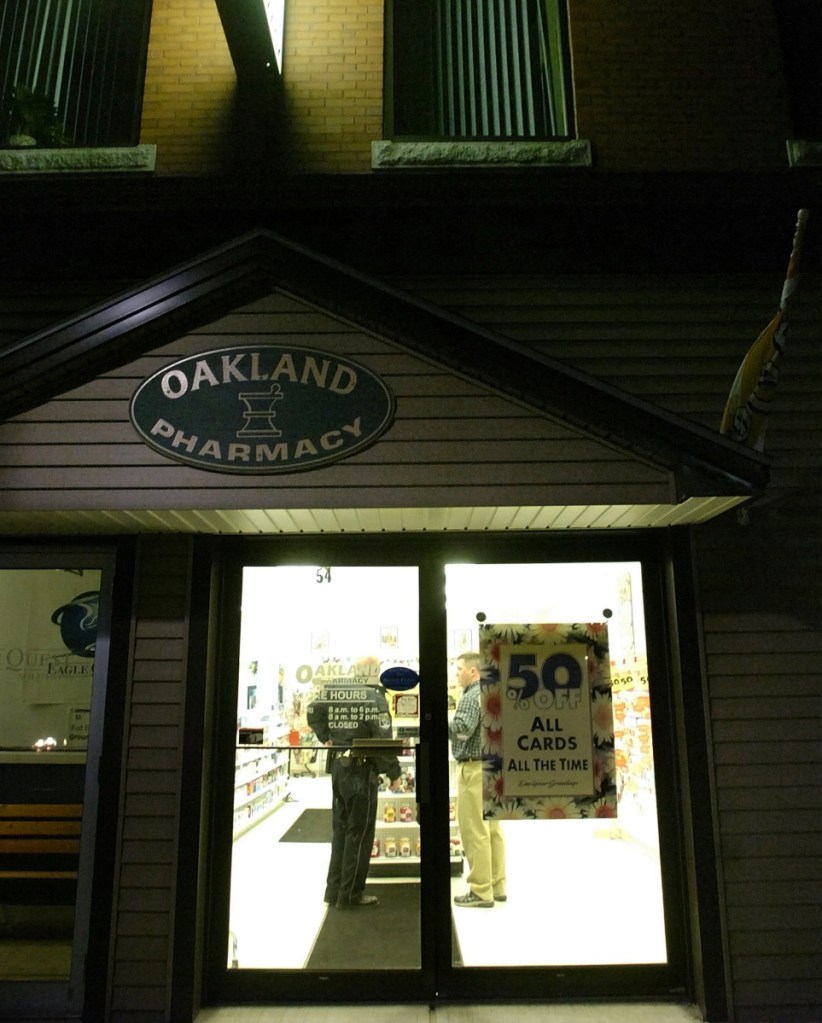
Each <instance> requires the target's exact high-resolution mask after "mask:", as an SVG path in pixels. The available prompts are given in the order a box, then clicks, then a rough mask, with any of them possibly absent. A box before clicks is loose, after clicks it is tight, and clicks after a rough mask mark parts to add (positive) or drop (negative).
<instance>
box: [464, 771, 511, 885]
mask: <svg viewBox="0 0 822 1023" xmlns="http://www.w3.org/2000/svg"><path fill="white" fill-rule="evenodd" d="M457 824H459V829H460V838H461V839H462V847H463V849H464V850H465V857H466V859H467V860H468V868H469V870H468V877H467V879H466V880H467V881H468V887H469V888H470V889H471V891H472V892H473V893H474V894H475V895H476V896H477V898H478V899H482V900H483V901H486V902H490V901H491V899H493V898H494V896H495V895H496V896H497V897H499V896H500V895H505V842H504V840H503V837H502V831H501V830H500V825H499V821H487V820H484V819H483V816H482V761H480V760H476V761H474V760H469V761H467V762H465V763H461V764H457Z"/></svg>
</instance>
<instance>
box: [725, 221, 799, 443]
mask: <svg viewBox="0 0 822 1023" xmlns="http://www.w3.org/2000/svg"><path fill="white" fill-rule="evenodd" d="M807 220H808V211H807V210H800V211H799V213H798V215H797V218H796V231H795V232H794V238H793V247H792V249H791V258H790V260H789V262H788V273H787V275H786V277H785V283H784V285H783V286H782V298H781V299H780V302H779V309H778V310H777V313H776V315H775V316H774V318H773V319H772V320H771V322H770V323H769V324H768V326H767V327H766V328H765V329H764V330H763V331H762V333H761V334H760V335H759V337H758V338H757V339H756V341H754V343H753V344H752V345H751V347H750V348H749V349H748V354H747V355H746V356H745V358H744V359H743V360H742V365H741V366H740V367H739V370H738V372H737V374H736V379H735V380H734V382H733V386H732V387H731V393H730V394H729V396H728V400H727V402H726V403H725V412H724V414H723V416H722V425H721V426H720V428H719V432H720V433H722V434H724V435H725V436H726V437H730V438H731V440H738V441H742V443H743V444H746V445H747V446H748V447H750V448H755V449H756V450H757V451H762V450H763V449H764V447H765V427H766V426H767V424H768V413H769V412H770V405H771V402H772V401H773V398H774V394H775V393H776V386H777V384H778V383H779V359H780V357H781V355H782V352H783V351H784V348H785V340H786V336H787V330H788V306H789V302H790V300H791V297H792V296H793V294H794V292H795V291H796V287H797V285H798V283H799V253H800V251H801V248H802V239H803V236H804V234H805V225H806V223H807Z"/></svg>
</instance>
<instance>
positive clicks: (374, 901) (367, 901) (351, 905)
mask: <svg viewBox="0 0 822 1023" xmlns="http://www.w3.org/2000/svg"><path fill="white" fill-rule="evenodd" d="M379 904H380V900H379V899H378V898H377V896H376V895H360V896H357V897H355V898H353V899H352V900H351V901H350V902H338V903H337V909H358V908H359V907H360V906H379Z"/></svg>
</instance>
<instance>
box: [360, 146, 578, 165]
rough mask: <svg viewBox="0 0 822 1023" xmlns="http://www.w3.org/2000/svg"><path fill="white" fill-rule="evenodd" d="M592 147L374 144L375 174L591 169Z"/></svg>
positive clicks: (373, 161)
mask: <svg viewBox="0 0 822 1023" xmlns="http://www.w3.org/2000/svg"><path fill="white" fill-rule="evenodd" d="M591 163H592V157H591V143H590V142H589V141H588V140H587V139H573V140H572V141H570V142H506V141H505V140H494V141H487V142H486V141H465V140H460V139H453V140H449V141H448V142H393V141H391V140H390V139H381V140H379V141H377V142H372V143H371V168H372V170H418V169H420V168H432V167H445V168H451V167H455V168H456V167H459V168H461V167H590V166H591Z"/></svg>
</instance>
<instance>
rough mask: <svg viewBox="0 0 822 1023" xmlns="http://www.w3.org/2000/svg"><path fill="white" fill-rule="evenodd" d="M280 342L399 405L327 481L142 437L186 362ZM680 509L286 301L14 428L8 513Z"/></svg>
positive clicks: (376, 343) (9, 438)
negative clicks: (180, 459) (195, 462)
mask: <svg viewBox="0 0 822 1023" xmlns="http://www.w3.org/2000/svg"><path fill="white" fill-rule="evenodd" d="M266 341H268V342H274V343H277V344H282V345H286V346H288V345H296V346H300V345H302V346H307V347H313V348H318V349H321V350H324V351H328V352H330V353H332V354H340V355H346V356H349V357H351V358H352V359H354V360H355V361H357V362H361V363H362V364H363V365H365V366H367V367H368V368H370V369H371V370H372V371H374V372H375V373H377V374H379V376H380V377H381V378H382V379H383V380H384V381H385V383H386V384H387V385H388V387H389V388H390V389H391V390H392V391H393V393H394V394H395V396H396V399H397V415H396V419H395V422H394V424H393V425H392V426H391V428H390V430H389V431H388V432H387V433H386V434H385V435H384V437H383V438H382V439H381V440H380V441H379V442H378V443H377V444H375V445H373V446H372V447H370V448H368V449H366V450H365V451H362V452H360V453H359V454H356V455H354V456H352V457H350V458H347V459H345V460H343V461H340V462H337V463H335V464H333V465H330V466H328V467H325V468H323V469H322V471H321V472H308V473H297V474H295V473H290V474H286V475H276V476H238V475H236V474H227V473H221V472H207V471H204V470H200V469H196V468H193V467H189V466H185V465H182V464H179V463H177V462H174V461H171V460H170V459H167V458H165V457H163V456H161V455H159V454H158V453H156V452H154V451H153V450H152V449H151V448H149V447H148V446H147V445H146V444H144V443H143V441H142V440H141V439H140V437H139V436H138V434H137V433H136V431H135V430H134V428H133V427H132V426H131V424H130V422H129V418H128V406H129V400H130V398H131V395H132V394H133V392H134V390H135V389H136V387H137V386H138V384H139V383H140V382H141V381H142V380H143V379H144V378H145V377H146V376H147V375H149V374H151V373H153V372H154V371H155V370H158V369H160V368H161V367H163V366H166V365H168V364H170V363H171V362H173V361H174V360H175V359H177V358H181V357H183V356H186V355H190V354H193V353H198V352H202V351H207V350H209V349H213V348H221V347H225V346H228V345H236V344H255V343H264V342H266ZM466 463H467V464H469V465H470V466H471V470H470V472H468V473H463V474H462V479H461V483H460V493H459V503H460V504H462V505H468V506H471V505H480V506H484V505H489V504H491V505H493V504H497V503H499V499H500V497H501V492H502V489H503V488H505V489H506V491H507V493H506V498H507V499H510V503H512V504H526V503H527V504H529V505H542V504H544V505H587V504H594V505H598V504H609V503H618V504H629V503H640V504H647V503H654V502H657V503H663V504H664V503H668V502H669V501H671V500H672V491H671V481H670V479H669V476H668V473H667V472H664V471H662V470H660V469H659V468H657V467H653V466H650V465H648V464H645V463H644V462H642V461H640V460H639V459H636V458H633V457H628V456H626V455H625V454H624V453H623V452H619V451H617V450H616V449H614V448H612V447H610V446H608V445H607V444H605V443H602V442H599V441H593V440H590V439H588V438H586V437H584V436H582V435H580V434H579V433H577V432H575V431H573V430H571V429H569V428H568V427H567V426H563V425H561V424H559V423H555V422H552V421H550V420H548V419H545V418H543V417H539V416H535V415H533V414H532V413H530V412H529V411H527V410H525V409H524V408H522V407H520V406H519V405H517V404H516V403H515V402H513V401H512V400H509V399H506V398H501V397H498V396H496V395H493V394H489V393H488V392H487V391H484V390H483V389H482V388H480V387H477V386H476V385H474V384H472V383H469V382H468V381H466V380H462V379H460V378H458V377H456V376H454V375H453V374H451V373H448V372H445V371H443V370H441V369H440V368H438V367H436V366H433V365H430V364H428V363H426V362H424V361H422V360H421V359H418V358H415V357H413V356H411V355H406V354H403V353H402V352H399V351H397V350H396V349H394V348H392V347H391V346H390V345H389V344H387V343H386V342H383V341H380V340H378V339H376V338H374V337H371V336H369V335H366V334H363V333H361V332H359V331H357V330H356V329H354V328H349V327H346V326H345V325H344V324H341V323H340V322H338V321H336V320H334V319H332V318H330V317H328V316H325V315H323V314H322V313H319V312H316V311H314V310H312V309H310V308H307V307H305V306H303V305H301V304H299V303H298V302H296V301H294V300H292V299H290V298H288V297H286V296H282V295H275V296H272V297H270V298H269V299H266V300H264V301H261V302H258V303H255V304H254V305H251V306H249V307H247V308H245V309H244V310H240V311H238V312H236V313H234V314H232V315H230V316H227V317H225V318H224V319H222V320H220V321H219V322H217V323H214V324H211V325H209V327H208V328H206V329H203V330H201V331H198V332H197V333H194V334H190V335H187V336H186V337H185V338H182V339H181V340H180V341H179V342H176V343H174V344H171V345H168V346H166V347H164V348H163V349H161V350H159V351H157V352H156V353H154V354H152V355H150V356H147V357H145V358H142V359H139V360H138V361H136V362H134V363H131V364H130V365H128V366H126V367H124V368H123V369H121V370H119V371H117V372H115V373H112V374H109V375H107V376H106V377H101V378H100V379H98V380H97V381H94V382H92V383H90V384H88V385H84V386H83V387H81V388H78V389H77V390H75V391H72V392H69V393H68V394H66V395H65V396H63V397H61V398H60V399H59V400H55V401H52V402H49V403H48V404H46V405H43V406H41V407H40V408H37V409H34V410H32V411H31V412H28V413H26V414H24V415H22V416H20V417H17V418H16V419H14V420H11V421H9V422H7V423H5V424H2V425H0V467H2V475H3V483H4V490H3V493H2V495H1V496H0V508H2V509H3V510H21V509H28V510H33V509H43V510H48V509H65V508H66V507H67V504H68V505H71V506H72V507H74V508H80V509H101V508H102V509H109V510H110V509H120V508H127V509H128V508H149V509H152V508H154V509H165V508H205V509H213V508H218V509H219V508H277V507H281V508H332V507H346V508H348V507H362V508H373V507H392V508H393V507H403V506H417V507H428V506H430V507H448V506H449V505H451V504H453V503H454V500H455V498H454V481H455V478H456V475H455V474H456V473H458V471H459V468H458V467H459V466H462V465H465V464H466Z"/></svg>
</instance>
